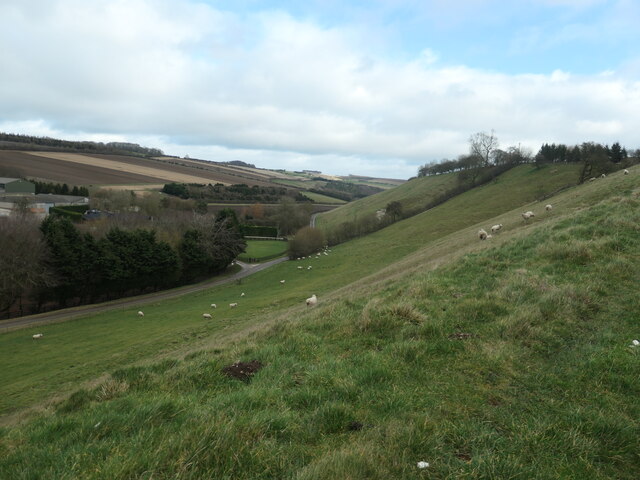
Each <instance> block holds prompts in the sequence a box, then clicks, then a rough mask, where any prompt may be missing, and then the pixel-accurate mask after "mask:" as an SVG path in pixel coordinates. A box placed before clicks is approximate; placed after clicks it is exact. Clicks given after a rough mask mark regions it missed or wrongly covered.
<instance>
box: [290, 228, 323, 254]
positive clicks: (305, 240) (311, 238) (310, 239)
mask: <svg viewBox="0 0 640 480" xmlns="http://www.w3.org/2000/svg"><path fill="white" fill-rule="evenodd" d="M324 245H325V238H324V233H322V231H321V230H318V229H317V228H313V227H302V228H301V229H300V230H298V231H297V232H296V235H295V237H293V239H291V240H289V256H290V257H293V258H296V257H303V256H307V255H310V254H312V253H313V252H317V251H319V250H320V249H321V248H322V247H323V246H324Z"/></svg>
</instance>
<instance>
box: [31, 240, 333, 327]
mask: <svg viewBox="0 0 640 480" xmlns="http://www.w3.org/2000/svg"><path fill="white" fill-rule="evenodd" d="M330 252H331V250H330V249H329V247H327V246H325V247H324V249H323V251H321V252H318V253H316V254H315V258H321V256H322V255H329V253H330ZM306 258H309V259H311V258H314V256H313V255H310V256H309V257H300V258H297V259H296V260H304V259H306ZM311 268H312V267H311V265H309V266H307V270H311ZM298 269H299V270H302V269H304V267H302V266H298ZM285 283H286V280H280V285H284V284H285ZM240 296H241V297H244V296H245V293H244V292H242V293H240ZM317 303H318V297H317V296H316V295H315V294H313V295H311V296H310V297H309V298H307V299H306V300H305V304H306V306H307V307H313V306H315V305H317ZM237 306H238V303H237V302H234V303H230V304H229V308H235V307H237ZM211 308H212V309H216V308H218V305H216V304H215V303H212V304H211ZM138 316H139V317H144V312H143V311H142V310H140V311H139V312H138ZM202 318H204V319H205V320H211V319H212V318H213V317H212V315H211V314H210V313H203V314H202ZM38 335H40V336H37V335H34V336H33V338H34V339H35V338H41V337H42V334H38Z"/></svg>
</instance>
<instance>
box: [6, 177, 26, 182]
mask: <svg viewBox="0 0 640 480" xmlns="http://www.w3.org/2000/svg"><path fill="white" fill-rule="evenodd" d="M16 180H21V179H20V178H9V177H0V183H11V182H15V181H16ZM29 183H31V182H29Z"/></svg>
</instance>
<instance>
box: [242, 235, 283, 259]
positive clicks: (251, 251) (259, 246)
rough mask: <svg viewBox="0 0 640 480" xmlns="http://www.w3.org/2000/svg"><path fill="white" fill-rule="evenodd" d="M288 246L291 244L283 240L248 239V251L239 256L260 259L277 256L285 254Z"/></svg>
mask: <svg viewBox="0 0 640 480" xmlns="http://www.w3.org/2000/svg"><path fill="white" fill-rule="evenodd" d="M288 246H289V244H288V243H287V242H284V241H282V240H247V251H246V252H244V253H243V254H241V255H240V256H239V257H238V258H239V259H240V260H248V259H249V258H255V259H257V260H258V261H261V260H263V259H271V258H276V257H277V256H280V255H284V254H285V252H286V251H287V248H288Z"/></svg>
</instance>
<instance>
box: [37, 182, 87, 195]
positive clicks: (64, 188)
mask: <svg viewBox="0 0 640 480" xmlns="http://www.w3.org/2000/svg"><path fill="white" fill-rule="evenodd" d="M29 181H30V182H31V183H33V184H34V185H35V186H36V194H38V193H54V194H56V195H76V196H78V197H88V196H89V189H88V188H87V187H78V186H77V185H74V186H73V187H69V185H67V184H66V183H62V184H60V183H53V182H40V181H38V180H32V179H29Z"/></svg>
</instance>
